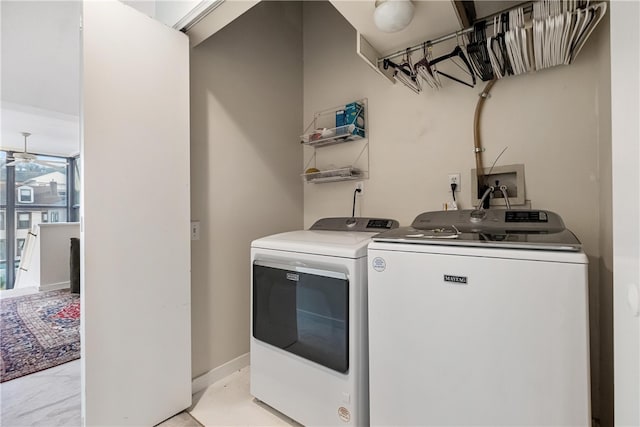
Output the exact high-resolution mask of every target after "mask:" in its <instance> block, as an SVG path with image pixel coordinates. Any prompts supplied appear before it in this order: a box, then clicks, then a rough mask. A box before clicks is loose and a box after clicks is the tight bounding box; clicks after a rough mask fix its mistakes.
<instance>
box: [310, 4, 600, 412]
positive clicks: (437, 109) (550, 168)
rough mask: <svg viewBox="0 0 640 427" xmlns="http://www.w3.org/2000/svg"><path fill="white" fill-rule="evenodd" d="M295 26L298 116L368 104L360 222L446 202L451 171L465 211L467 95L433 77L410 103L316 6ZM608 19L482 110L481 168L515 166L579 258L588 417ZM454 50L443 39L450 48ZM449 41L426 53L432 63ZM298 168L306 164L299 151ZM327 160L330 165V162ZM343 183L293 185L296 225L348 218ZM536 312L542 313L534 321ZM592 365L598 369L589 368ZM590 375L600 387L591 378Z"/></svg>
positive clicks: (406, 216)
mask: <svg viewBox="0 0 640 427" xmlns="http://www.w3.org/2000/svg"><path fill="white" fill-rule="evenodd" d="M303 17H304V65H305V68H304V117H303V124H304V125H306V124H308V123H309V121H311V119H312V118H313V113H314V111H317V110H322V109H324V108H327V107H332V106H334V105H339V104H340V103H343V102H349V101H351V100H354V99H359V98H363V97H367V98H368V102H369V135H370V137H369V152H370V179H369V180H368V181H366V182H365V194H364V195H363V196H362V197H361V198H360V213H361V214H362V215H365V216H383V217H391V218H396V219H398V220H399V221H400V222H401V224H404V225H407V224H409V223H410V222H411V220H412V219H413V218H414V217H415V216H416V215H417V214H419V213H420V212H424V211H429V210H439V209H442V204H443V202H446V201H449V200H451V195H450V190H449V187H448V180H447V178H448V177H447V175H448V174H449V173H455V172H459V173H461V174H462V179H461V183H462V187H461V192H460V193H459V196H458V200H459V205H461V207H462V208H465V209H468V208H470V207H471V194H470V191H469V190H470V174H471V169H472V168H474V167H475V164H474V157H473V152H472V149H473V113H474V109H475V106H476V102H477V100H478V93H479V92H480V88H481V87H484V85H485V83H482V82H481V83H480V85H478V86H476V88H474V89H470V88H467V87H464V86H462V85H459V84H456V83H453V82H451V81H448V80H444V84H445V87H444V88H442V89H441V90H440V91H429V90H427V91H426V93H422V94H420V95H415V94H414V93H413V92H410V91H409V90H408V89H407V88H405V87H404V86H402V85H401V84H396V85H392V84H390V83H389V82H388V81H387V80H385V79H384V78H382V77H380V76H379V75H378V74H376V73H375V72H373V71H372V70H371V69H370V68H369V67H368V66H367V65H366V64H365V63H364V61H362V60H361V59H360V58H359V57H358V56H357V55H356V52H355V49H356V32H355V30H354V29H353V28H352V27H351V26H350V25H349V24H348V23H347V22H346V21H345V20H344V19H343V17H342V16H341V15H340V14H339V13H338V12H337V11H336V10H335V9H334V8H333V7H332V6H331V5H330V4H327V3H325V2H307V3H305V4H304V8H303ZM608 28H609V25H608V16H606V17H605V18H604V20H603V22H601V24H600V26H599V27H598V28H597V29H596V30H595V31H594V33H593V34H592V36H591V38H590V40H589V41H588V43H587V45H586V46H585V47H584V49H583V50H582V52H581V53H580V56H579V57H578V58H577V60H576V61H575V62H574V63H573V64H572V65H570V66H562V67H555V68H553V69H548V70H543V71H540V72H537V73H533V74H529V75H522V76H517V77H509V78H507V79H503V80H500V81H498V83H496V85H495V86H494V88H493V90H492V92H491V98H490V99H489V100H488V101H487V102H486V103H485V106H484V111H483V116H482V120H481V132H482V139H483V146H484V147H485V148H486V152H485V154H484V158H485V165H487V166H489V165H491V163H492V162H493V161H494V159H495V158H496V157H497V156H498V154H499V153H500V152H501V151H502V150H503V149H504V148H505V147H506V146H508V147H509V148H508V149H507V150H506V151H505V153H504V155H503V156H502V157H501V158H500V160H499V161H498V163H497V164H498V165H508V164H514V163H524V165H525V187H526V198H527V199H528V200H530V201H531V206H532V207H533V208H538V209H549V210H552V211H555V212H557V213H559V214H560V215H561V216H562V217H563V218H564V220H565V222H566V224H567V226H568V227H569V228H570V229H571V230H572V231H573V232H574V233H576V235H577V236H578V238H579V239H580V240H581V241H582V242H583V244H584V249H585V251H586V253H587V255H588V256H589V260H590V265H589V279H590V299H591V306H590V311H591V318H590V324H591V329H592V334H591V351H592V368H593V369H592V382H593V396H594V399H593V403H594V408H593V412H594V415H595V416H598V417H600V418H603V423H604V424H605V425H606V424H607V423H608V422H611V421H612V420H611V416H610V413H611V412H610V408H604V409H606V411H607V413H606V414H605V413H602V411H601V409H600V400H601V399H600V395H601V394H605V396H604V399H602V400H603V406H607V405H609V403H610V401H611V393H610V385H611V381H612V380H611V373H612V367H611V359H610V357H611V342H610V341H611V288H610V286H611V268H610V265H611V249H610V246H611V241H612V237H611V219H610V216H611V198H610V187H611V160H610V156H611V154H610V153H611V132H610V126H611V125H610V123H611V119H610V72H609V70H608V67H609V63H610V61H609V30H608ZM453 43H455V42H453ZM453 46H454V44H452V45H449V46H443V45H438V46H436V47H435V48H434V55H436V56H437V55H441V54H444V53H447V52H448V51H449V50H450V49H452V48H453ZM304 155H305V160H303V166H304V164H306V160H307V159H308V156H309V155H310V154H309V153H308V152H305V153H304ZM340 160H345V161H348V160H349V159H339V158H336V159H335V160H333V161H332V162H333V163H335V164H339V161H340ZM354 186H355V184H354V183H353V182H346V183H345V182H343V183H335V184H323V185H311V184H310V185H305V187H304V191H305V195H304V197H305V204H304V217H305V221H304V223H305V226H309V225H310V224H312V223H313V221H315V220H316V219H318V218H320V217H325V216H334V215H341V214H344V213H345V212H347V211H349V210H350V197H351V194H352V193H353V189H354ZM542 315H543V314H542ZM601 362H602V364H601ZM601 374H602V375H604V378H603V379H602V380H601V378H600V377H601Z"/></svg>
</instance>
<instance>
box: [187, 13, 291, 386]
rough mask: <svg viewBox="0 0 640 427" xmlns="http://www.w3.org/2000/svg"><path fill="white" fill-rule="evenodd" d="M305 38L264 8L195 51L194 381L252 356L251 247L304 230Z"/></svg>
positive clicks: (285, 18)
mask: <svg viewBox="0 0 640 427" xmlns="http://www.w3.org/2000/svg"><path fill="white" fill-rule="evenodd" d="M301 36H302V33H301V5H300V4H299V3H297V2H265V3H261V4H259V5H257V6H255V7H254V8H253V9H251V10H249V11H248V12H247V13H245V14H244V15H243V16H241V17H240V18H238V19H237V20H235V21H234V22H232V23H231V24H229V25H228V26H227V27H225V28H224V29H223V30H222V31H220V32H218V33H216V34H215V35H213V36H212V37H211V38H209V39H208V40H206V41H205V42H203V43H202V44H200V45H199V46H197V47H196V48H194V49H192V50H191V185H192V191H191V215H192V219H193V220H198V221H200V236H201V237H200V240H199V241H194V242H192V265H191V267H192V304H193V310H192V337H193V338H192V342H193V350H192V359H193V376H194V377H198V376H200V375H203V374H206V373H208V372H209V371H211V370H213V369H215V368H218V367H219V366H221V365H223V364H224V363H226V362H228V361H230V360H232V359H234V358H236V357H238V356H241V355H243V354H245V353H247V352H248V351H249V307H250V305H249V290H250V263H249V254H250V251H249V249H250V244H251V241H252V240H253V239H256V238H258V237H261V236H264V235H268V234H273V233H277V232H282V231H286V230H293V229H299V228H301V227H302V184H301V181H300V177H299V175H298V174H299V173H300V163H301V162H302V153H301V148H300V144H299V141H298V135H299V134H300V122H301V121H302V114H301V111H302V38H301Z"/></svg>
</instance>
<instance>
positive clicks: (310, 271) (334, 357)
mask: <svg viewBox="0 0 640 427" xmlns="http://www.w3.org/2000/svg"><path fill="white" fill-rule="evenodd" d="M253 336H254V338H256V339H258V340H260V341H264V342H266V343H268V344H271V345H274V346H276V347H279V348H281V349H283V350H286V351H288V352H290V353H293V354H296V355H298V356H300V357H304V358H305V359H308V360H311V361H313V362H316V363H319V364H321V365H323V366H326V367H328V368H331V369H333V370H336V371H338V372H347V370H348V369H349V280H348V278H347V275H346V274H344V273H341V272H335V271H327V270H320V269H315V268H304V267H298V266H296V267H294V266H287V265H284V264H277V263H271V262H262V261H256V262H254V264H253Z"/></svg>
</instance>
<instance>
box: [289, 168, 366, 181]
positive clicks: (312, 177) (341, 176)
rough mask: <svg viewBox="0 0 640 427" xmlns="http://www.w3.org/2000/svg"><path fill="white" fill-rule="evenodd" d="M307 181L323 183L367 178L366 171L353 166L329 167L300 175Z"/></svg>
mask: <svg viewBox="0 0 640 427" xmlns="http://www.w3.org/2000/svg"><path fill="white" fill-rule="evenodd" d="M300 176H301V177H302V179H303V180H304V181H305V182H308V183H313V184H322V183H325V182H336V181H350V180H358V179H363V178H365V176H366V174H365V172H364V171H362V170H360V169H358V168H355V167H353V166H347V167H344V168H338V169H328V170H323V171H318V172H311V173H303V174H301V175H300Z"/></svg>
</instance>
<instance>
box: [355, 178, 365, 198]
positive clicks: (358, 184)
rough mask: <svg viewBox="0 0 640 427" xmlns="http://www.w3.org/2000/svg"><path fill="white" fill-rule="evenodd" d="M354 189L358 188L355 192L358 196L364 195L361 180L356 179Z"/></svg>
mask: <svg viewBox="0 0 640 427" xmlns="http://www.w3.org/2000/svg"><path fill="white" fill-rule="evenodd" d="M356 190H360V191H359V192H358V193H357V194H358V195H359V196H364V182H363V181H358V182H357V183H356Z"/></svg>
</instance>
